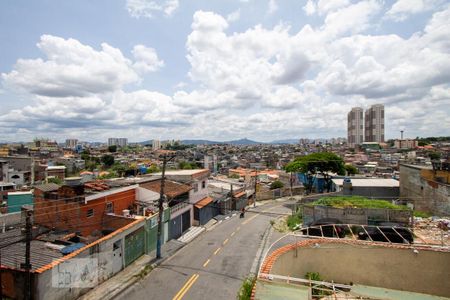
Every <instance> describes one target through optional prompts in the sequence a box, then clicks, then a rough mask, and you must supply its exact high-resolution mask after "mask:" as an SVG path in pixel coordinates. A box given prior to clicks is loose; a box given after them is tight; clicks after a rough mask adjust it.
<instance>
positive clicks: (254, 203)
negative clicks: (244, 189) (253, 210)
mask: <svg viewBox="0 0 450 300" xmlns="http://www.w3.org/2000/svg"><path fill="white" fill-rule="evenodd" d="M257 185H258V169H257V168H255V197H254V199H253V207H256V188H257Z"/></svg>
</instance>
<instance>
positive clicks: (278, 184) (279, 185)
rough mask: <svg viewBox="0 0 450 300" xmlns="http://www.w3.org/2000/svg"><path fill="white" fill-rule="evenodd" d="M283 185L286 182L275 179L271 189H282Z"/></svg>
mask: <svg viewBox="0 0 450 300" xmlns="http://www.w3.org/2000/svg"><path fill="white" fill-rule="evenodd" d="M283 186H284V184H283V183H282V182H281V181H279V180H275V181H274V182H272V183H271V184H270V189H271V190H275V189H281V188H282V187H283Z"/></svg>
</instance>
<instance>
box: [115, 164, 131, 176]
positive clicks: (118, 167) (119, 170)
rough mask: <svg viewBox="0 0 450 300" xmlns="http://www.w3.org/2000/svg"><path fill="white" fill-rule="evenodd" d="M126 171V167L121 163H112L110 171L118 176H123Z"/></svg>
mask: <svg viewBox="0 0 450 300" xmlns="http://www.w3.org/2000/svg"><path fill="white" fill-rule="evenodd" d="M127 169H128V168H127V166H125V165H124V164H121V163H114V165H113V166H112V168H111V170H113V171H114V172H116V173H117V174H118V175H119V176H123V175H124V174H125V172H126V171H127Z"/></svg>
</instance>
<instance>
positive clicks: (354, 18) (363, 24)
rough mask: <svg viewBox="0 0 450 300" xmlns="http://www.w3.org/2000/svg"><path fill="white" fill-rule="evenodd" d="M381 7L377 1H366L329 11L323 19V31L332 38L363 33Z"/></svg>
mask: <svg viewBox="0 0 450 300" xmlns="http://www.w3.org/2000/svg"><path fill="white" fill-rule="evenodd" d="M381 7H382V6H381V3H380V1H378V0H366V1H360V2H357V3H356V4H353V5H350V6H346V7H343V8H340V9H338V10H336V11H331V12H329V13H328V14H327V15H326V17H325V22H324V31H325V32H326V33H327V34H329V35H332V36H336V35H342V34H346V33H349V32H350V33H353V34H355V33H359V32H363V31H365V30H366V29H367V28H369V26H370V24H371V23H370V21H371V19H372V18H373V17H374V16H375V15H376V14H377V13H378V12H379V11H380V10H381Z"/></svg>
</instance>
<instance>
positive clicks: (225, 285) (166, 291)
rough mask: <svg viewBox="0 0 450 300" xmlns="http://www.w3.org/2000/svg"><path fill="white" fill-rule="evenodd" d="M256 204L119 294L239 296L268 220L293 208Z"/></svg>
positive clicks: (122, 298)
mask: <svg viewBox="0 0 450 300" xmlns="http://www.w3.org/2000/svg"><path fill="white" fill-rule="evenodd" d="M255 210H256V211H258V212H247V213H246V214H245V218H243V219H242V218H239V216H236V217H233V218H230V219H228V220H225V221H223V222H222V223H221V224H218V225H217V226H216V227H215V228H214V229H212V230H211V231H208V232H206V233H204V234H202V235H201V236H200V237H198V238H197V239H196V240H194V241H193V242H191V243H189V244H188V245H186V246H185V247H184V248H182V249H181V250H180V251H178V252H177V253H176V254H175V255H173V256H172V257H170V258H169V259H167V260H166V261H165V262H164V263H163V264H161V265H160V266H159V267H157V268H156V269H154V270H153V271H152V272H151V273H150V274H149V275H148V276H147V277H145V278H144V279H143V280H141V281H139V282H138V283H137V284H135V285H133V286H132V287H130V288H129V289H127V290H126V291H124V292H123V293H121V294H120V295H119V296H118V297H117V298H116V299H118V300H132V299H174V300H180V299H227V300H228V299H235V298H236V295H237V292H238V290H239V288H240V287H241V285H242V281H243V279H244V278H245V277H246V276H248V274H249V273H250V270H251V267H252V264H253V262H254V260H255V258H256V254H257V252H258V249H259V247H260V244H261V239H262V237H263V235H264V231H265V230H266V229H267V228H268V226H269V222H270V220H271V219H275V218H277V217H279V214H286V213H290V209H289V208H287V207H285V206H284V205H283V203H281V202H274V203H269V204H266V205H264V206H259V207H258V208H256V209H255ZM275 238H277V235H275V236H273V237H272V240H273V239H275Z"/></svg>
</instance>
